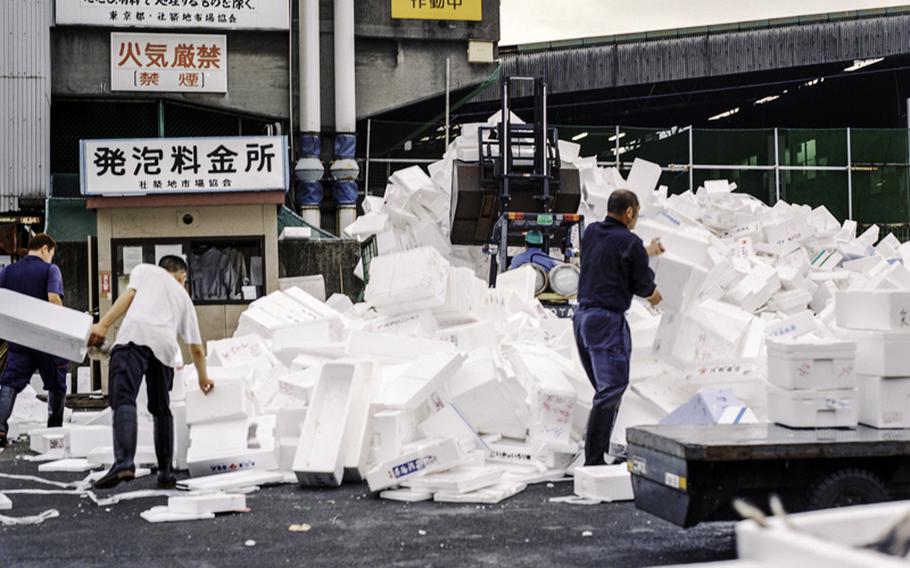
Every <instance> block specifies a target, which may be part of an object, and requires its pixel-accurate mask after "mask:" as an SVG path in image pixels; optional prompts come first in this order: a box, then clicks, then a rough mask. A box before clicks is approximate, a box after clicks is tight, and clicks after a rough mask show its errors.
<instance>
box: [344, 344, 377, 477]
mask: <svg viewBox="0 0 910 568" xmlns="http://www.w3.org/2000/svg"><path fill="white" fill-rule="evenodd" d="M358 365H359V366H360V368H361V373H360V375H359V376H358V377H357V379H356V381H355V384H354V385H353V388H352V389H351V404H350V408H349V411H348V419H347V421H346V423H345V427H344V438H343V439H342V448H343V451H342V461H343V462H344V467H345V469H346V470H347V471H348V473H350V474H352V475H353V476H354V477H355V478H356V479H362V478H363V476H364V475H366V472H367V462H368V460H369V454H370V441H371V440H370V437H371V433H370V410H371V408H370V403H371V402H372V400H373V391H374V390H375V388H376V383H375V381H374V380H373V377H374V376H376V375H377V374H378V373H379V365H374V364H373V363H371V362H366V361H358Z"/></svg>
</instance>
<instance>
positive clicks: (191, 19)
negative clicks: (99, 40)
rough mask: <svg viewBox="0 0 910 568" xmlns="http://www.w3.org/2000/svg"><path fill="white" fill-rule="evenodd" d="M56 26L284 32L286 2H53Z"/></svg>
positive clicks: (288, 5) (287, 4) (175, 0)
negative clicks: (54, 3)
mask: <svg viewBox="0 0 910 568" xmlns="http://www.w3.org/2000/svg"><path fill="white" fill-rule="evenodd" d="M56 6H57V17H56V21H57V24H58V25H77V26H103V27H109V28H210V29H225V30H287V29H288V27H289V23H290V13H289V11H288V9H289V7H290V4H289V3H288V2H287V0H56Z"/></svg>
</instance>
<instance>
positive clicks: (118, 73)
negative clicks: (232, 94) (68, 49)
mask: <svg viewBox="0 0 910 568" xmlns="http://www.w3.org/2000/svg"><path fill="white" fill-rule="evenodd" d="M111 90H112V91H159V92H190V93H192V92H199V93H226V92H227V37H226V36H223V35H189V34H133V33H117V32H114V33H112V34H111Z"/></svg>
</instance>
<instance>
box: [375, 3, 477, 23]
mask: <svg viewBox="0 0 910 568" xmlns="http://www.w3.org/2000/svg"><path fill="white" fill-rule="evenodd" d="M481 4H482V0H392V18H395V19H401V20H465V21H471V22H479V21H481V20H482V19H483V13H482V10H481Z"/></svg>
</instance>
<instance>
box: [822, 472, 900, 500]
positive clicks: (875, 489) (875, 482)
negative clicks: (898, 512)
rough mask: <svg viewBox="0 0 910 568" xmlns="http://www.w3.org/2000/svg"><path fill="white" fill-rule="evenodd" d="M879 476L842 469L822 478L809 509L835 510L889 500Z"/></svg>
mask: <svg viewBox="0 0 910 568" xmlns="http://www.w3.org/2000/svg"><path fill="white" fill-rule="evenodd" d="M889 497H890V496H889V495H888V490H887V489H886V488H885V484H884V483H882V480H881V479H879V478H878V476H876V475H874V474H872V473H870V472H868V471H866V470H864V469H842V470H839V471H835V472H833V473H831V474H828V475H827V476H825V477H823V478H821V480H820V481H818V482H817V483H816V485H815V488H814V489H813V491H812V495H811V497H810V498H809V509H812V510H818V509H834V508H836V507H849V506H851V505H863V504H866V503H881V502H882V501H887V500H889Z"/></svg>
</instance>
